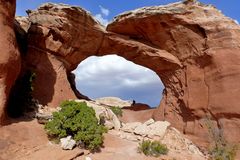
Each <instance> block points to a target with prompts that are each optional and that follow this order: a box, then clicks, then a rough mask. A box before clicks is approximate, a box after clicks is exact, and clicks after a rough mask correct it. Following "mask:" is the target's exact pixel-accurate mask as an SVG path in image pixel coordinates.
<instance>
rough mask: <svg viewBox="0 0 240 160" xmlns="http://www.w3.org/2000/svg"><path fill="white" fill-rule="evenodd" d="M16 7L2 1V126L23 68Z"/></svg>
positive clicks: (8, 1)
mask: <svg viewBox="0 0 240 160" xmlns="http://www.w3.org/2000/svg"><path fill="white" fill-rule="evenodd" d="M15 7H16V1H15V0H6V1H3V0H0V35H1V37H0V50H1V56H0V125H1V124H3V123H4V119H5V117H6V105H7V101H8V96H9V93H10V90H11V88H12V86H13V84H14V82H15V80H16V78H17V76H18V74H19V72H20V68H21V64H20V54H19V51H18V46H17V42H16V37H15V33H14V15H15Z"/></svg>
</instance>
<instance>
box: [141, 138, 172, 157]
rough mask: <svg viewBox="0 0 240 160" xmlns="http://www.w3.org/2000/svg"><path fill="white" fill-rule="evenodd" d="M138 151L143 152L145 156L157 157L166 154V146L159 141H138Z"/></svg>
mask: <svg viewBox="0 0 240 160" xmlns="http://www.w3.org/2000/svg"><path fill="white" fill-rule="evenodd" d="M138 151H139V152H140V153H144V154H145V155H146V156H154V157H159V156H160V155H166V154H167V153H168V148H167V146H166V145H164V144H161V143H160V142H159V141H150V140H144V141H142V142H141V143H139V146H138Z"/></svg>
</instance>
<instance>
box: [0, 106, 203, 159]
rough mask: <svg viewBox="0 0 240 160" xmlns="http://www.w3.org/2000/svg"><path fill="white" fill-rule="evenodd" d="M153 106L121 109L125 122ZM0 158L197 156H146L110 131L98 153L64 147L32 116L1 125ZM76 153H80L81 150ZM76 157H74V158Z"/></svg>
mask: <svg viewBox="0 0 240 160" xmlns="http://www.w3.org/2000/svg"><path fill="white" fill-rule="evenodd" d="M152 112H153V110H145V111H130V110H127V111H126V110H124V114H123V117H122V120H123V121H124V122H134V121H141V122H144V121H145V120H148V119H149V118H151V116H150V115H151V113H152ZM0 135H1V137H0V160H85V156H88V157H91V158H92V160H129V159H135V160H155V159H156V160H161V159H164V160H174V159H175V160H198V159H199V158H198V157H192V156H191V155H187V154H184V153H171V152H170V153H169V154H168V155H167V156H161V157H158V158H154V157H146V156H145V155H143V154H140V153H138V152H137V147H138V143H137V142H132V141H128V140H123V139H120V138H119V137H118V136H116V135H114V134H111V131H110V132H109V133H107V134H105V140H104V148H102V150H101V152H99V153H94V154H92V153H89V151H86V150H81V149H79V148H75V149H74V150H72V151H63V150H62V149H61V148H60V146H59V145H56V144H53V143H50V142H49V141H48V139H47V135H46V133H45V131H44V128H43V125H40V124H38V123H37V121H36V120H35V119H32V120H27V119H18V120H14V121H11V123H10V124H9V125H7V126H4V127H1V128H0ZM83 153H84V155H81V156H79V155H80V154H83ZM75 157H77V158H75Z"/></svg>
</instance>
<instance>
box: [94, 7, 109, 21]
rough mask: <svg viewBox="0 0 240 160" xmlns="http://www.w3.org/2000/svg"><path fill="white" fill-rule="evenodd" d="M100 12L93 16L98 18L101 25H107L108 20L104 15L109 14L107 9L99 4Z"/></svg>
mask: <svg viewBox="0 0 240 160" xmlns="http://www.w3.org/2000/svg"><path fill="white" fill-rule="evenodd" d="M99 8H100V11H101V13H98V14H96V15H95V16H94V18H95V19H96V20H98V21H99V22H100V23H101V24H102V25H104V26H107V25H108V23H109V20H108V19H107V18H105V17H107V16H108V15H109V14H110V11H109V9H107V8H104V7H103V6H101V5H100V6H99Z"/></svg>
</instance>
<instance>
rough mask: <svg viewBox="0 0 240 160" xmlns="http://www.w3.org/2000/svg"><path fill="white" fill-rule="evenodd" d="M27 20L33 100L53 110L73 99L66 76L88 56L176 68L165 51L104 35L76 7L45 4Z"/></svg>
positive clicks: (175, 63) (125, 37)
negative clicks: (33, 77) (111, 56)
mask: <svg viewBox="0 0 240 160" xmlns="http://www.w3.org/2000/svg"><path fill="white" fill-rule="evenodd" d="M29 20H30V22H31V26H30V28H29V30H28V34H29V41H28V43H29V45H28V48H29V51H28V58H27V64H28V66H30V68H31V69H32V70H34V72H36V75H37V78H36V81H35V86H34V89H35V92H34V96H35V97H36V98H37V99H38V100H39V101H40V102H41V103H42V104H46V105H49V106H53V107H56V106H57V105H59V103H60V102H61V101H63V100H64V99H71V98H76V97H75V95H74V93H73V91H72V89H71V86H70V84H69V83H68V81H67V75H69V74H70V72H71V71H72V70H74V69H75V68H76V67H77V65H78V64H79V63H80V62H81V61H83V60H84V59H85V58H87V57H89V56H92V55H97V56H101V55H106V54H112V53H118V54H119V55H120V56H122V57H125V58H126V59H128V60H130V61H133V62H135V63H137V64H140V65H143V66H147V67H149V68H152V69H154V68H155V69H156V70H157V71H160V70H167V69H170V68H176V67H178V66H180V62H179V61H178V59H177V58H176V57H174V56H173V55H171V54H170V53H168V52H167V51H164V50H160V49H156V48H154V47H151V46H149V45H146V44H143V43H140V42H137V41H134V40H131V39H130V38H129V37H127V36H122V35H118V34H115V33H108V32H106V31H105V29H104V27H103V26H101V25H100V24H99V23H98V22H96V21H95V20H94V19H93V18H92V16H91V15H90V14H89V13H88V12H86V11H84V10H83V9H81V8H78V7H71V6H67V5H56V4H50V3H48V4H45V5H43V6H41V7H39V8H38V10H36V11H29ZM89 42H90V43H89ZM149 61H152V63H149Z"/></svg>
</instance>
